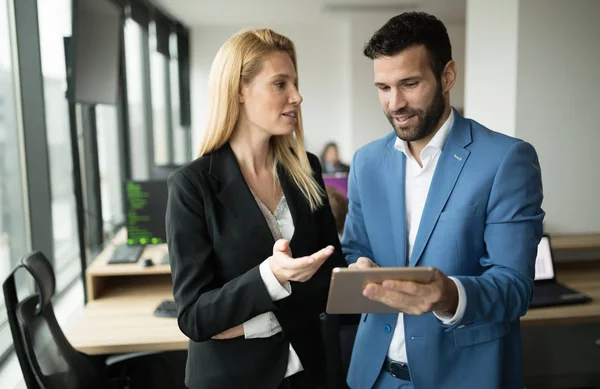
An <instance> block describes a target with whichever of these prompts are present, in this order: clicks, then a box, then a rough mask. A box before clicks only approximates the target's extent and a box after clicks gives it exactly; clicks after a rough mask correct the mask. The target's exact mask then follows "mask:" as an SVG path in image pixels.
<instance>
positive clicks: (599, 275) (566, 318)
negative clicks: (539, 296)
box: [521, 263, 600, 326]
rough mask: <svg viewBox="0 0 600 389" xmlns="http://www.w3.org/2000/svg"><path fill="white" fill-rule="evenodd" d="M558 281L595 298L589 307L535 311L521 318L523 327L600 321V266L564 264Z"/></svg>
mask: <svg viewBox="0 0 600 389" xmlns="http://www.w3.org/2000/svg"><path fill="white" fill-rule="evenodd" d="M556 270H557V275H556V278H557V280H558V282H560V283H561V284H563V285H565V286H568V287H570V288H573V289H575V290H577V291H578V292H581V293H584V294H586V295H588V296H589V297H591V298H592V301H591V302H589V303H586V304H576V305H563V306H559V307H547V308H534V309H530V310H529V312H527V315H525V317H523V318H521V325H524V326H525V325H526V326H529V325H567V324H584V323H591V322H600V264H598V263H589V264H562V265H561V266H559V267H557V269H556Z"/></svg>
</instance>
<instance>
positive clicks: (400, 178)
mask: <svg viewBox="0 0 600 389" xmlns="http://www.w3.org/2000/svg"><path fill="white" fill-rule="evenodd" d="M395 140H396V137H393V138H391V142H390V143H389V144H388V148H387V150H388V153H387V158H386V160H385V164H386V166H385V171H386V174H385V175H384V177H389V184H388V185H386V187H387V200H388V202H387V209H388V210H389V212H387V213H388V215H389V217H390V224H391V226H392V234H393V237H394V239H392V241H393V242H394V250H395V251H396V261H395V263H391V264H389V266H406V255H407V250H406V242H407V240H406V239H407V238H406V200H405V197H406V196H405V192H404V190H405V189H404V188H405V184H404V181H405V174H406V156H405V155H404V153H402V152H400V151H398V150H396V149H395V148H394V143H395Z"/></svg>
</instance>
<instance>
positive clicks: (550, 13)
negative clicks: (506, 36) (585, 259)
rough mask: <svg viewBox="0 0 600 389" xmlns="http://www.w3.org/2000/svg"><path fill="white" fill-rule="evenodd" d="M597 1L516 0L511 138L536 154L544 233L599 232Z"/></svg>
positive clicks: (599, 10)
mask: <svg viewBox="0 0 600 389" xmlns="http://www.w3.org/2000/svg"><path fill="white" fill-rule="evenodd" d="M599 15H600V1H597V0H551V1H544V2H540V1H538V0H521V1H520V7H519V51H518V55H519V61H518V90H517V92H518V93H517V115H516V124H517V125H516V136H517V137H519V138H523V139H525V140H527V141H529V142H531V143H532V144H533V145H534V146H535V148H536V150H537V151H538V154H539V158H540V164H541V167H542V175H543V182H544V195H545V197H544V205H543V207H544V209H545V211H546V212H547V215H546V219H545V227H546V229H547V230H548V231H550V232H552V233H583V232H598V231H600V172H599V168H600V152H599V151H598V148H599V147H600V109H599V107H600V72H599V69H600V65H599V64H600V45H599V44H598V41H597V39H598V37H600V24H599V23H598V20H597V19H598V16H599Z"/></svg>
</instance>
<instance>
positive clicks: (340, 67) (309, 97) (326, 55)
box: [191, 16, 465, 161]
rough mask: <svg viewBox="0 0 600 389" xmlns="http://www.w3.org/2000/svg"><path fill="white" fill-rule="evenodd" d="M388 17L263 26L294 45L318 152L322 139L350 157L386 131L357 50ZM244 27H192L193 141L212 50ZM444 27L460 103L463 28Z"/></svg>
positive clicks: (202, 113) (309, 132)
mask: <svg viewBox="0 0 600 389" xmlns="http://www.w3.org/2000/svg"><path fill="white" fill-rule="evenodd" d="M388 19H389V16H379V17H370V18H367V17H361V18H359V19H357V20H352V19H341V18H332V19H331V20H329V21H327V22H326V23H325V22H323V23H319V24H307V25H285V26H276V25H269V26H268V27H269V28H273V29H274V30H275V31H278V32H281V33H282V34H284V35H286V36H288V37H289V38H291V39H292V40H293V41H294V43H295V44H296V48H297V50H298V67H299V79H300V93H301V94H302V95H303V97H304V102H303V103H302V105H303V107H302V109H303V115H304V129H305V133H306V143H307V148H308V149H309V150H310V151H312V152H314V153H316V154H319V153H320V151H321V149H322V147H323V145H324V144H325V143H326V142H327V141H329V140H334V141H336V142H338V144H339V146H340V152H341V156H342V159H344V160H346V161H350V159H351V158H352V155H353V153H354V151H356V150H357V149H358V148H359V147H361V146H363V145H364V144H366V143H368V142H370V141H372V140H375V139H377V138H380V137H382V136H384V135H385V134H387V133H388V132H390V131H391V127H390V124H389V123H388V121H387V120H386V118H385V116H384V115H383V113H382V109H381V107H380V105H379V100H378V98H377V91H376V89H375V87H374V86H373V65H372V61H371V60H370V59H368V58H366V57H365V56H364V55H363V54H362V50H363V46H364V44H365V43H366V42H367V41H368V39H369V38H370V37H371V35H372V34H373V33H374V32H375V31H376V30H377V29H378V28H380V27H381V26H382V25H383V24H384V23H385V22H386V21H387V20H388ZM245 27H248V26H241V25H239V26H197V27H194V28H192V63H191V77H192V107H193V109H192V123H193V142H194V145H198V144H199V141H200V138H201V135H202V132H203V129H204V125H205V122H206V107H207V101H206V99H207V82H208V74H209V71H210V66H211V63H212V60H213V58H214V55H215V54H216V52H217V50H218V49H219V47H220V46H221V45H222V44H223V42H225V40H227V38H229V37H230V36H231V35H233V34H234V33H236V32H237V31H239V30H241V29H242V28H245ZM254 27H258V26H254ZM260 27H264V26H260ZM447 28H448V32H449V35H450V38H451V40H452V45H453V54H454V58H455V61H456V62H457V65H458V69H459V79H458V81H457V84H456V85H455V87H454V89H453V92H452V95H451V101H452V104H453V105H455V106H457V107H461V106H463V102H464V98H463V93H464V77H463V74H464V73H463V72H464V71H463V64H464V62H465V61H464V55H465V43H464V39H465V38H464V37H465V28H464V25H458V24H455V25H447ZM196 148H197V147H196Z"/></svg>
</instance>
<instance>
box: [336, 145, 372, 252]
mask: <svg viewBox="0 0 600 389" xmlns="http://www.w3.org/2000/svg"><path fill="white" fill-rule="evenodd" d="M358 154H359V152H357V153H356V154H355V155H354V159H353V161H352V168H351V169H350V174H349V175H348V215H347V216H346V223H345V224H344V236H343V237H342V249H343V251H344V255H345V256H346V261H347V262H348V263H354V262H356V261H357V260H358V258H360V257H367V258H370V259H371V260H375V259H374V258H373V253H372V250H371V243H370V242H369V236H368V235H367V229H366V226H365V222H364V219H363V211H362V206H361V199H360V190H359V184H358V178H357V174H356V172H357V171H358V170H359V169H360V168H359V166H358V163H357V156H358Z"/></svg>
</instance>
